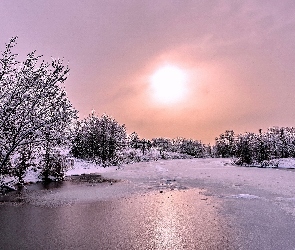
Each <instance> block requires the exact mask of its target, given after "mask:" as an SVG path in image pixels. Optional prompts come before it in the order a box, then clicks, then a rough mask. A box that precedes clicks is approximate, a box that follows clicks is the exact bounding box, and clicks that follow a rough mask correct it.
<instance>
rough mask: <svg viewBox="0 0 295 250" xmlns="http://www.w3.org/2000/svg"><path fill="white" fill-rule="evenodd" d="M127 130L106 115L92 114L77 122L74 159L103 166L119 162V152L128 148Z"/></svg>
mask: <svg viewBox="0 0 295 250" xmlns="http://www.w3.org/2000/svg"><path fill="white" fill-rule="evenodd" d="M126 137H127V135H126V128H125V125H120V124H119V123H118V122H117V121H116V120H115V119H113V118H111V117H110V116H108V115H106V114H104V115H102V116H101V117H97V116H96V115H95V114H94V113H92V114H91V115H90V116H89V117H87V118H86V119H84V120H82V121H79V122H77V124H76V127H75V129H74V135H73V139H72V148H71V153H72V154H73V156H74V157H77V158H81V159H86V160H92V161H95V162H96V163H97V164H102V165H103V166H108V165H114V164H116V163H117V162H118V160H119V159H118V154H119V152H120V151H121V150H122V149H124V148H125V147H126Z"/></svg>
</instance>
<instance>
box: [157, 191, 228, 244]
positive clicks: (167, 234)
mask: <svg viewBox="0 0 295 250" xmlns="http://www.w3.org/2000/svg"><path fill="white" fill-rule="evenodd" d="M154 198H155V201H154V204H156V205H155V207H154V209H155V210H154V212H155V213H156V219H155V220H154V221H153V223H152V225H153V230H154V240H153V241H154V249H195V247H196V246H199V247H200V246H206V247H205V249H210V248H209V246H210V247H213V246H214V247H215V249H222V248H220V247H221V246H223V244H222V241H223V237H224V234H223V233H224V232H223V231H222V223H221V221H220V220H219V218H218V213H217V209H216V205H217V204H216V203H215V204H214V205H213V204H211V201H210V200H209V199H208V197H204V196H201V195H200V194H199V190H188V191H182V192H167V193H165V194H163V195H162V196H156V197H154Z"/></svg>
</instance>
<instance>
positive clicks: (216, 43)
mask: <svg viewBox="0 0 295 250" xmlns="http://www.w3.org/2000/svg"><path fill="white" fill-rule="evenodd" d="M0 1H1V0H0ZM0 18H1V19H0V20H1V23H0V34H1V35H0V50H1V51H2V50H3V49H4V44H5V43H6V42H8V41H9V39H10V38H11V37H12V36H15V35H17V36H18V37H19V39H18V45H17V47H16V48H15V52H17V53H19V54H20V55H21V56H24V55H25V54H26V53H28V52H30V51H32V50H35V49H36V50H37V53H39V54H43V55H44V58H45V59H46V60H50V57H51V56H52V57H63V58H64V59H65V61H66V62H67V61H69V67H70V69H71V72H70V76H69V78H68V80H67V82H66V89H67V92H68V95H69V98H70V100H71V102H72V103H73V105H74V106H75V107H76V109H78V110H79V115H80V117H81V118H83V117H86V116H87V115H88V114H89V113H90V112H91V110H92V109H95V110H96V112H97V113H98V114H102V113H107V114H109V115H111V116H113V117H114V118H116V119H117V120H118V121H119V122H120V123H124V124H126V127H127V129H128V132H129V133H131V132H133V131H136V132H137V133H138V134H139V135H140V136H141V137H145V138H152V137H160V136H163V137H171V138H172V137H176V136H181V137H186V138H193V139H199V140H202V141H203V142H206V143H208V142H211V143H212V142H213V141H214V138H215V137H216V136H218V135H219V134H220V133H222V132H224V131H225V130H226V129H233V130H234V131H235V132H237V133H240V132H245V131H251V132H257V131H258V129H259V128H262V129H263V130H265V129H267V128H268V127H270V126H295V2H294V1H277V0H273V1H271V0H269V1H256V0H255V1H254V0H253V1H208V0H206V1H205V0H204V1H201V0H200V1H186V0H181V1H165V0H161V1H160V0H158V1H152V0H146V1H140V0H134V1H128V0H126V1H119V0H117V1H110V0H105V1H98V0H92V1H90V0H89V1H75V0H68V1H63V0H51V1H41V0H28V1H25V0H24V1H1V5H0ZM165 64H171V65H176V66H178V67H180V68H181V69H184V70H186V72H189V78H188V81H187V90H188V94H187V96H186V97H185V99H184V100H183V101H182V102H179V103H175V104H173V105H162V104H159V103H156V102H155V101H154V100H153V98H152V94H151V90H150V82H149V79H150V76H151V75H152V74H153V73H154V72H155V71H156V70H157V69H159V68H161V66H163V65H165Z"/></svg>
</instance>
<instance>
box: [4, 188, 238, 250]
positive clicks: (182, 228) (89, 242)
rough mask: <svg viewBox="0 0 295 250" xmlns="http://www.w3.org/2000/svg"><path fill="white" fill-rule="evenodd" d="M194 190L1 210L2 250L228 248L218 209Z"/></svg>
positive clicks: (7, 207)
mask: <svg viewBox="0 0 295 250" xmlns="http://www.w3.org/2000/svg"><path fill="white" fill-rule="evenodd" d="M87 190H90V189H87ZM94 190H96V191H98V190H99V189H94ZM199 191H200V190H198V189H191V190H186V191H167V192H164V193H159V192H156V193H155V192H152V193H149V194H145V195H143V194H142V195H135V196H132V197H129V198H121V199H119V200H106V201H103V200H100V201H95V202H93V201H91V202H86V201H81V202H77V203H73V204H71V205H61V206H57V207H46V206H32V205H27V204H23V205H21V206H0V221H1V227H0V242H1V247H3V249H159V250H162V249H232V248H231V247H230V246H229V243H228V242H227V239H228V238H229V231H228V229H227V227H226V224H225V223H222V219H221V218H219V216H218V209H216V205H218V204H216V202H215V201H214V200H211V198H210V197H205V196H203V195H201V194H199ZM48 195H49V194H48ZM54 197H55V198H56V197H57V196H54ZM213 202H214V203H213ZM213 206H214V207H213Z"/></svg>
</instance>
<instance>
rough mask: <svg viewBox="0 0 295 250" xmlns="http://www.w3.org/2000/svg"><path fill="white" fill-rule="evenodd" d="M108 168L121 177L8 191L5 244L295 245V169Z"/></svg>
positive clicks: (0, 231)
mask: <svg viewBox="0 0 295 250" xmlns="http://www.w3.org/2000/svg"><path fill="white" fill-rule="evenodd" d="M98 172H99V170H98ZM102 172H104V173H103V176H105V177H108V178H112V179H120V180H121V181H119V182H116V183H113V184H112V185H111V184H110V183H102V184H101V183H92V182H83V183H81V182H80V183H79V182H73V181H66V182H64V183H63V184H61V185H59V186H56V187H46V188H42V186H41V184H38V185H31V186H30V187H29V188H28V189H27V190H24V191H23V192H22V193H21V194H9V195H8V196H6V197H3V196H2V197H1V199H2V201H6V202H2V203H0V221H1V227H0V244H1V245H0V249H295V239H294V234H295V226H294V225H295V220H294V216H295V209H294V207H295V172H289V171H282V170H276V169H258V168H241V167H234V166H231V165H230V164H229V160H220V159H205V160H204V159H196V160H174V161H158V162H149V163H139V164H134V165H128V166H124V168H122V169H120V170H115V168H110V169H109V170H108V171H102Z"/></svg>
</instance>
